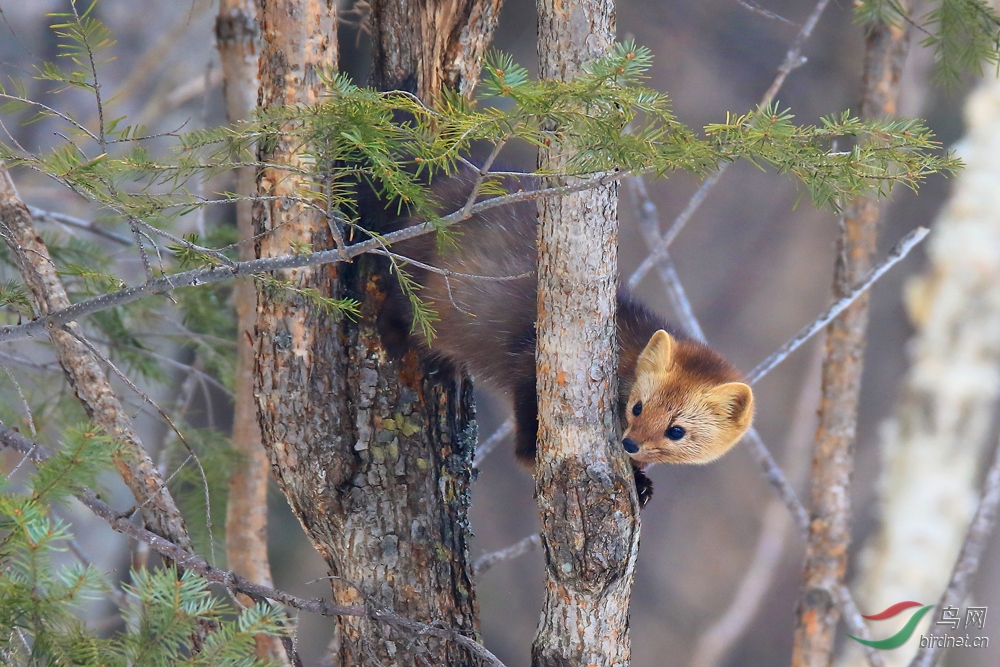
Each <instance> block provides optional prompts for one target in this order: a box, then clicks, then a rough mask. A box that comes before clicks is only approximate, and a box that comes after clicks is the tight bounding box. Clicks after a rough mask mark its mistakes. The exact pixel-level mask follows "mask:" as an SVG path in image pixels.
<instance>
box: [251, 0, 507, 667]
mask: <svg viewBox="0 0 1000 667" xmlns="http://www.w3.org/2000/svg"><path fill="white" fill-rule="evenodd" d="M498 9H499V4H498V3H496V2H493V3H477V2H466V3H451V4H447V3H439V4H435V3H427V4H426V5H425V4H421V3H418V2H413V1H409V0H407V1H397V2H375V3H373V6H372V34H373V39H374V40H375V51H376V53H377V54H380V56H379V59H377V61H376V68H375V74H374V78H375V81H376V82H377V84H378V85H379V86H380V87H382V88H389V87H394V88H405V89H407V90H410V91H411V92H415V93H417V94H418V95H419V96H420V97H421V98H422V99H424V100H427V101H430V100H431V99H433V98H434V97H435V96H436V95H437V94H438V92H439V90H440V86H441V85H442V83H443V82H451V83H452V84H453V85H456V86H458V87H459V88H460V89H463V90H471V81H474V80H475V78H476V77H477V76H478V67H479V64H478V63H479V59H480V57H481V55H482V50H483V49H484V48H485V45H486V43H487V42H488V39H489V35H490V34H491V32H492V28H493V25H494V23H495V17H496V12H497V10H498ZM261 25H262V30H263V35H264V45H263V47H262V59H261V85H262V96H261V99H262V104H264V105H271V104H295V103H306V104H308V103H311V102H314V101H315V100H316V95H317V94H318V93H319V85H318V81H317V79H316V76H315V69H316V68H317V67H320V66H335V65H336V36H335V33H334V30H333V28H334V25H335V17H334V15H333V10H332V9H327V4H326V3H319V2H307V1H306V0H298V1H292V0H286V1H284V2H265V3H264V6H263V10H262V14H261ZM469 28H474V29H475V30H476V31H477V37H476V38H475V39H471V38H468V35H467V30H468V29H469ZM463 36H465V37H466V39H465V41H462V42H461V43H459V42H458V40H460V39H463ZM432 39H433V40H434V41H433V43H434V45H435V46H434V48H433V49H430V48H429V47H428V46H427V44H425V43H424V40H432ZM475 44H478V45H479V46H478V47H475V48H472V49H471V50H470V45H475ZM427 50H429V51H430V52H431V53H432V54H434V58H433V59H428V58H427V57H426V53H425V51H427ZM417 56H419V57H417ZM387 63H392V65H391V66H390V65H389V64H387ZM431 64H433V68H431V67H430V65H431ZM417 82H420V84H419V85H417ZM432 86H433V87H432ZM262 157H266V158H267V160H269V161H282V162H290V163H294V161H295V155H294V154H293V153H292V151H291V149H290V147H286V146H281V145H279V146H278V147H277V148H276V150H275V151H274V153H272V154H270V155H267V156H262ZM258 184H259V190H260V192H262V193H266V194H269V195H275V194H277V195H281V194H283V193H289V194H290V193H292V192H294V191H295V189H296V184H295V183H294V179H292V178H290V177H289V175H288V174H287V173H284V174H277V173H271V172H269V171H268V170H265V171H264V172H263V173H262V175H261V177H260V179H259V181H258ZM256 220H257V229H258V233H261V232H268V233H267V235H266V236H264V237H262V238H261V239H260V242H259V244H260V245H259V248H260V250H259V254H260V256H267V255H274V254H280V253H282V252H287V251H288V248H289V247H290V245H291V243H292V241H299V242H306V243H309V244H311V246H312V248H314V249H320V248H329V247H332V246H333V240H332V239H331V238H330V234H329V232H328V227H327V224H326V221H325V220H324V219H322V217H320V216H317V215H315V214H314V213H313V212H312V211H310V210H307V209H306V208H305V207H301V206H293V205H291V204H287V205H286V204H285V203H284V202H282V201H280V200H279V201H274V202H269V203H268V204H267V205H266V206H259V207H258V210H257V216H256ZM286 273H287V275H285V276H282V277H284V278H286V279H291V280H293V281H295V282H296V283H297V284H298V285H301V286H308V287H315V288H317V289H319V290H320V291H321V293H323V294H326V295H328V296H332V297H335V298H340V297H344V296H352V297H354V298H357V299H358V300H359V301H360V302H361V303H362V307H361V311H362V313H361V318H360V320H359V321H358V322H351V321H348V320H344V319H335V318H330V317H326V316H324V315H322V314H321V313H317V312H312V311H311V310H310V309H309V307H308V305H307V304H305V303H302V302H299V301H298V300H296V299H293V298H291V297H283V296H278V297H277V298H271V297H265V296H264V295H260V304H259V306H258V320H257V334H258V336H259V338H258V341H257V354H258V361H257V368H258V371H257V375H258V377H257V398H258V404H259V408H260V412H261V424H262V431H263V437H264V441H265V444H266V446H267V448H268V452H269V455H270V459H271V463H272V467H273V469H274V471H275V473H276V476H277V478H278V480H279V483H280V484H281V487H282V489H283V491H284V492H285V494H286V496H287V497H288V499H289V502H290V503H291V505H292V507H293V509H294V510H295V512H296V515H297V516H298V518H299V520H300V521H301V522H302V525H303V527H304V528H305V530H306V532H307V534H308V535H309V537H310V539H311V540H312V542H313V544H314V546H315V547H316V548H317V549H318V550H319V552H320V553H321V554H322V555H323V557H324V559H325V560H326V562H327V564H328V566H329V568H330V574H331V575H332V576H333V579H332V583H333V589H334V597H335V599H336V601H337V602H338V603H341V604H367V605H369V606H372V607H375V608H389V609H392V610H394V611H396V612H398V613H400V614H402V615H404V616H407V617H409V618H412V619H415V620H419V621H424V622H440V623H443V624H445V625H447V626H448V627H450V628H452V629H454V630H456V631H459V632H462V633H466V634H468V635H471V636H474V637H477V638H478V607H477V604H476V599H475V594H474V589H473V582H472V576H471V561H470V560H469V557H468V537H469V530H468V520H467V511H468V506H469V483H470V479H471V460H472V452H473V448H474V446H475V440H476V432H475V421H474V409H473V403H472V386H471V383H470V382H469V381H468V380H467V379H466V378H462V377H448V376H446V375H445V374H441V373H439V374H437V375H435V376H434V378H428V377H425V376H424V375H423V373H422V372H421V370H420V368H419V365H418V363H417V359H416V355H415V354H412V353H411V354H409V355H408V356H407V357H406V358H405V359H404V360H402V361H401V362H396V361H392V360H390V359H389V357H388V356H387V355H386V353H385V350H384V349H383V348H382V345H381V341H380V340H379V337H378V334H377V331H376V329H375V326H374V322H375V319H376V316H377V314H378V312H379V309H380V306H381V304H382V301H383V300H384V298H385V293H386V285H387V283H386V281H387V280H391V279H392V278H390V277H389V276H388V275H387V274H386V272H385V268H384V266H383V265H382V264H381V263H380V262H377V261H374V260H373V259H372V258H368V257H362V258H359V259H357V260H356V261H355V262H354V263H353V264H350V265H330V266H326V267H321V268H316V269H307V270H296V271H289V272H286ZM331 651H332V654H333V660H334V663H335V664H339V665H344V666H349V665H350V666H353V665H362V664H365V665H367V664H378V665H382V666H384V667H389V666H391V665H400V666H403V665H405V666H410V665H417V664H425V663H426V664H433V665H469V664H475V663H476V660H475V659H474V658H473V657H472V656H470V655H469V654H468V653H466V652H465V651H464V650H461V649H459V648H457V647H456V646H455V645H454V644H453V643H450V642H445V641H443V640H440V639H436V638H432V637H417V638H414V637H412V636H397V635H396V634H394V633H393V632H390V631H389V630H388V629H387V628H386V627H385V626H384V625H381V624H379V623H377V622H373V621H371V620H369V619H366V618H353V617H341V618H339V619H338V620H337V628H336V637H335V640H334V642H333V644H332V646H331Z"/></svg>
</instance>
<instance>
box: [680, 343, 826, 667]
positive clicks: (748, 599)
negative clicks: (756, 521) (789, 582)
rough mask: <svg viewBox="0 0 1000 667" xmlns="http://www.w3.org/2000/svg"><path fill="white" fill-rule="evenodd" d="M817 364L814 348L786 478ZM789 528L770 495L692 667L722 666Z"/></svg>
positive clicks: (815, 393)
mask: <svg viewBox="0 0 1000 667" xmlns="http://www.w3.org/2000/svg"><path fill="white" fill-rule="evenodd" d="M821 360H822V356H821V355H820V354H819V349H817V353H816V354H814V355H813V360H812V361H811V362H810V367H809V372H807V373H806V375H805V377H804V378H803V381H802V386H801V389H800V391H799V398H798V400H797V401H796V404H795V410H794V412H793V415H792V420H791V425H790V426H789V429H788V434H787V438H786V444H785V451H786V453H787V457H788V462H787V463H786V467H787V468H788V469H789V471H790V472H789V476H790V477H792V478H795V479H799V478H800V477H801V476H802V473H803V468H804V467H805V465H804V464H805V462H806V460H807V459H808V451H809V444H810V442H811V440H812V431H813V429H814V428H815V423H816V406H817V404H818V403H819V378H820V361H821ZM788 527H789V516H788V508H787V507H786V503H785V501H784V500H783V499H781V498H779V497H775V496H772V497H771V499H770V500H769V501H768V503H767V507H766V508H765V510H764V518H763V520H762V521H761V527H760V533H759V535H758V536H757V546H756V548H755V550H754V556H753V560H752V562H751V563H750V566H749V567H748V568H747V571H746V574H745V575H744V576H743V579H742V581H740V585H739V587H738V588H737V589H736V594H735V595H734V596H733V600H732V602H730V603H729V607H728V608H727V609H726V611H725V612H723V613H722V614H721V615H720V616H719V618H718V619H716V621H715V622H714V623H712V625H710V626H709V627H708V628H707V629H706V630H705V631H704V632H703V633H702V634H701V635H700V636H699V637H698V641H697V642H695V649H694V653H693V654H692V657H691V660H690V661H689V665H690V666H691V667H716V666H717V665H720V664H722V663H723V661H724V660H725V659H726V657H727V655H728V654H729V652H730V651H731V650H732V647H733V645H734V644H735V643H736V641H737V640H738V639H739V638H740V637H741V636H742V635H743V633H744V632H746V629H747V627H748V626H749V625H750V622H751V621H752V620H753V618H754V616H755V615H756V614H757V611H758V609H759V608H760V604H761V602H762V601H763V599H764V595H765V594H766V593H767V591H768V589H770V587H771V583H772V581H773V580H774V575H775V573H776V572H777V569H778V566H779V565H780V564H781V557H782V555H783V553H784V547H785V541H786V537H787V535H788Z"/></svg>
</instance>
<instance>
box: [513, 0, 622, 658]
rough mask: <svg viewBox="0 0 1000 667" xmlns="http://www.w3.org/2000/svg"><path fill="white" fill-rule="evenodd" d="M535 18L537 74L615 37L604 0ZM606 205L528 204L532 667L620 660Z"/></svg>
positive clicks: (560, 73)
mask: <svg viewBox="0 0 1000 667" xmlns="http://www.w3.org/2000/svg"><path fill="white" fill-rule="evenodd" d="M538 15H539V37H538V54H539V74H540V76H541V77H542V78H549V79H557V80H567V79H570V78H572V77H573V76H574V75H576V74H577V73H578V72H580V68H581V65H582V64H584V63H586V62H588V61H590V60H593V59H594V58H595V57H598V56H600V55H602V54H604V53H606V52H607V51H608V50H609V49H610V47H611V44H612V42H613V40H614V30H615V27H614V6H613V4H612V3H611V2H610V1H583V2H577V1H573V2H552V1H551V0H540V1H539V3H538ZM567 158H568V156H566V155H560V154H558V153H556V152H555V151H548V152H546V153H544V154H542V155H541V156H540V158H539V164H540V166H541V167H542V169H543V170H545V169H555V170H558V169H559V168H560V166H561V165H563V164H565V162H566V160H567ZM560 184H562V183H561V182H560ZM617 203H618V197H617V190H616V188H615V187H614V186H609V187H606V188H602V189H596V190H592V191H589V192H581V193H577V194H573V195H568V196H565V197H562V198H558V199H557V198H553V199H547V200H542V201H541V202H540V203H539V207H538V208H539V216H540V217H539V238H538V347H537V356H536V361H537V384H538V415H539V430H538V435H539V438H538V445H539V446H538V456H537V463H536V471H535V477H536V485H535V492H536V496H537V498H538V505H539V509H540V512H541V521H542V544H543V546H544V549H545V563H546V566H545V600H544V603H543V607H542V614H541V619H540V621H539V625H538V630H537V632H536V634H535V639H534V643H533V645H532V664H533V665H535V666H536V667H542V666H547V665H571V664H572V665H627V664H628V662H629V659H630V653H631V645H630V642H629V635H628V608H629V597H630V593H631V587H632V577H633V570H634V566H635V559H636V556H637V553H638V544H639V515H638V500H637V498H636V495H635V488H634V486H633V483H632V473H631V466H630V464H629V462H628V461H627V460H626V457H625V454H624V451H623V450H622V448H621V446H620V444H619V443H618V434H617V428H618V423H617V422H618V415H617V395H618V387H617V371H616V369H617V364H618V359H617V348H616V345H615V292H616V283H617V278H618V256H617V229H618V216H617Z"/></svg>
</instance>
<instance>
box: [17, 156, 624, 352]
mask: <svg viewBox="0 0 1000 667" xmlns="http://www.w3.org/2000/svg"><path fill="white" fill-rule="evenodd" d="M626 175H628V174H627V172H616V173H614V174H607V175H605V176H601V177H596V178H594V179H590V180H588V181H586V182H585V183H577V184H574V185H568V186H560V187H551V188H544V189H541V190H533V191H530V192H516V193H513V194H509V195H502V196H499V197H492V198H490V199H487V200H485V201H481V202H477V203H476V204H475V205H474V206H473V207H472V209H471V211H472V212H471V215H476V214H477V213H481V212H482V211H486V210H489V209H492V208H496V207H497V206H504V205H507V204H513V203H517V202H520V201H529V200H532V199H540V198H542V197H554V196H559V195H561V194H565V193H568V192H581V191H583V190H589V189H592V188H595V187H598V186H600V185H606V184H607V183H611V182H613V181H617V180H619V179H620V178H623V177H624V176H626ZM463 219H464V218H462V217H461V211H456V212H455V213H452V214H450V215H447V216H444V217H443V218H441V219H440V220H438V221H437V222H435V223H432V222H430V221H428V222H422V223H418V224H416V225H413V226H410V227H406V228H405V229H400V230H399V231H395V232H392V233H390V234H385V235H383V236H382V237H381V238H380V239H369V240H367V241H363V242H361V243H355V244H354V245H351V246H348V247H347V248H346V249H344V250H341V249H339V248H334V249H332V250H321V251H318V252H313V253H304V254H296V255H280V256H278V257H267V258H262V259H255V260H250V261H245V262H236V263H234V264H232V265H230V266H217V267H212V268H210V269H192V270H191V271H182V272H180V273H174V274H171V275H167V276H163V277H161V278H156V279H154V280H151V281H148V282H145V283H143V284H141V285H136V286H134V287H127V288H125V289H122V290H118V291H116V292H111V293H109V294H104V295H101V296H97V297H92V298H90V299H85V300H84V301H80V302H78V303H76V304H73V305H72V306H68V307H66V308H62V309H56V310H53V311H52V312H51V313H49V314H48V315H45V316H43V317H39V318H37V319H35V320H32V321H31V322H27V323H25V324H20V325H7V326H3V327H0V342H3V341H12V340H24V339H27V338H34V337H36V336H40V335H43V334H45V333H47V332H48V331H49V330H51V329H52V328H54V327H56V326H59V325H63V324H67V323H69V322H73V321H75V320H77V319H79V318H81V317H83V316H85V315H90V314H93V313H97V312H101V311H104V310H108V309H109V308H115V307H117V306H123V305H125V304H128V303H133V302H135V301H138V300H140V299H144V298H146V297H149V296H152V295H154V294H165V293H166V292H169V291H171V290H174V289H178V288H180V287H193V286H196V285H204V284H208V283H217V282H222V281H223V280H229V279H231V278H233V277H236V276H249V275H253V274H257V273H267V272H269V271H278V270H281V269H294V268H299V267H305V266H320V265H323V264H334V263H336V262H341V261H349V260H350V259H353V258H354V257H358V256H359V255H362V254H364V253H367V252H370V251H372V250H378V249H381V248H382V246H383V245H388V244H391V243H396V242H399V241H406V240H409V239H412V238H416V237H418V236H422V235H424V234H429V233H431V232H434V231H436V230H437V229H440V228H441V227H448V226H450V225H453V224H455V223H458V222H461V221H462V220H463Z"/></svg>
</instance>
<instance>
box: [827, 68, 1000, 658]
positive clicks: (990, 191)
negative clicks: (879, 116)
mask: <svg viewBox="0 0 1000 667" xmlns="http://www.w3.org/2000/svg"><path fill="white" fill-rule="evenodd" d="M965 115H966V127H967V128H968V129H967V132H966V136H965V138H964V139H963V140H962V143H961V148H960V149H959V150H960V153H961V155H962V159H963V160H964V161H965V166H966V168H965V170H964V171H963V172H962V173H961V174H959V175H958V178H957V179H956V182H955V187H954V192H953V194H952V197H951V201H950V202H949V203H948V206H947V208H946V209H945V210H944V211H943V213H942V215H941V217H940V218H939V219H938V220H937V222H936V223H935V225H934V235H933V236H932V237H931V240H930V246H929V247H928V249H927V253H928V255H929V261H930V266H929V267H928V269H927V271H926V272H925V273H924V275H922V276H921V277H920V278H919V279H917V280H914V281H912V282H911V283H910V285H909V286H908V290H907V306H908V310H909V314H910V319H911V321H912V322H913V325H914V328H915V329H916V331H915V333H914V335H913V338H912V339H911V340H910V342H909V343H908V344H907V346H906V349H907V350H908V352H909V354H910V370H909V372H908V373H907V375H906V378H905V379H904V381H903V387H902V391H901V393H900V398H899V402H898V404H897V406H896V411H895V415H894V416H893V418H892V420H891V421H890V422H889V423H888V424H887V427H886V428H885V429H884V430H883V431H882V438H881V446H882V457H883V464H882V465H883V467H882V475H881V484H880V486H881V488H880V495H881V515H882V516H881V522H882V525H881V529H880V530H879V532H878V534H877V535H875V536H873V539H872V540H871V542H870V544H869V545H868V546H867V548H866V550H865V552H864V554H863V558H862V565H863V571H862V573H861V576H860V577H859V580H858V582H857V583H856V584H855V586H854V588H855V589H856V590H857V591H858V592H859V594H861V595H863V596H864V597H863V601H864V602H865V603H866V604H867V605H868V608H869V609H871V610H872V611H877V610H880V609H884V608H886V607H888V606H889V605H890V604H892V603H894V602H898V601H899V600H910V599H912V600H921V601H927V602H926V603H928V604H929V603H930V602H933V601H935V600H936V599H937V598H938V597H939V596H940V594H941V590H942V589H943V588H944V585H945V582H946V581H947V579H948V571H949V570H950V569H951V566H952V563H954V561H955V556H956V555H957V554H958V552H959V548H960V547H961V545H962V540H963V538H964V536H965V527H966V526H967V525H968V523H969V519H970V518H971V516H972V511H973V509H974V508H975V505H976V498H977V496H978V490H977V480H978V478H979V469H980V461H982V457H983V454H984V450H986V449H988V447H989V446H990V445H991V444H992V438H991V437H990V433H991V424H992V422H993V419H994V413H995V411H996V401H997V398H998V397H1000V337H998V336H997V331H1000V281H998V280H997V275H1000V252H998V248H1000V219H998V218H997V215H996V211H997V207H998V204H1000V202H998V201H997V194H998V193H997V189H996V183H997V179H998V178H1000V173H998V169H997V163H996V159H995V156H996V155H997V151H998V150H1000V136H998V135H997V131H996V128H997V123H998V122H1000V82H998V81H997V80H996V79H995V78H993V77H992V76H990V77H988V78H987V79H986V80H985V81H983V83H982V84H981V85H980V87H979V89H978V90H976V91H975V92H974V93H973V94H972V95H970V96H969V99H968V101H967V103H966V114H965ZM916 649H917V647H916V646H915V645H913V646H906V647H900V648H899V649H897V650H894V651H886V652H885V653H884V656H885V661H886V665H889V666H890V667H896V666H902V665H906V664H908V663H909V661H910V658H911V657H912V656H913V654H914V653H915V652H916ZM845 664H848V663H847V662H846V661H845ZM851 664H859V660H857V659H853V660H851Z"/></svg>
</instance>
